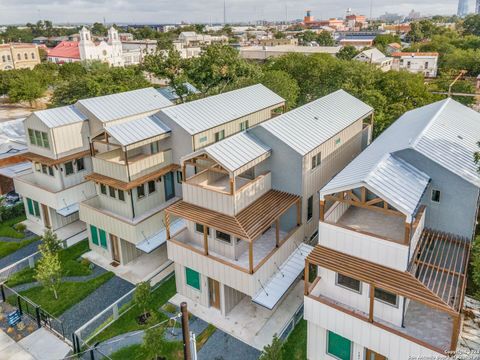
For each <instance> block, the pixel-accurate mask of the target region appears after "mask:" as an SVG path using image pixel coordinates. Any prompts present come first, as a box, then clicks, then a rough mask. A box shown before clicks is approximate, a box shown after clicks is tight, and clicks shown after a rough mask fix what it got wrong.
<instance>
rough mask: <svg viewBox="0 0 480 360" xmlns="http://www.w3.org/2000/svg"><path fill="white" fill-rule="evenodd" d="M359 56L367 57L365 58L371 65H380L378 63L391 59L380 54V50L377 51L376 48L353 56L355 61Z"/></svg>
mask: <svg viewBox="0 0 480 360" xmlns="http://www.w3.org/2000/svg"><path fill="white" fill-rule="evenodd" d="M361 55H363V56H365V57H367V58H368V59H370V61H371V62H373V63H380V62H382V61H385V60H388V59H391V58H389V57H388V56H385V54H384V53H382V52H381V51H380V50H378V49H377V48H372V49H368V50H364V51H362V52H361V53H360V54H358V55H357V56H355V59H357V58H359V57H360V56H361Z"/></svg>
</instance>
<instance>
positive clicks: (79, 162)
mask: <svg viewBox="0 0 480 360" xmlns="http://www.w3.org/2000/svg"><path fill="white" fill-rule="evenodd" d="M82 170H85V160H84V159H83V158H80V159H77V171H82Z"/></svg>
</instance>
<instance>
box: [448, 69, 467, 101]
mask: <svg viewBox="0 0 480 360" xmlns="http://www.w3.org/2000/svg"><path fill="white" fill-rule="evenodd" d="M466 73H467V71H466V70H460V74H458V76H457V77H456V78H455V80H453V82H452V83H451V84H450V85H449V86H448V97H452V87H453V85H455V83H456V82H457V81H458V79H460V78H461V77H462V76H463V75H465V74H466Z"/></svg>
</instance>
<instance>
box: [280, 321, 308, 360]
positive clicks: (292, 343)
mask: <svg viewBox="0 0 480 360" xmlns="http://www.w3.org/2000/svg"><path fill="white" fill-rule="evenodd" d="M306 358H307V321H306V320H301V321H300V322H299V323H298V324H297V326H295V329H293V331H292V333H291V334H290V336H289V337H288V339H287V341H285V343H284V344H283V359H288V360H305V359H306Z"/></svg>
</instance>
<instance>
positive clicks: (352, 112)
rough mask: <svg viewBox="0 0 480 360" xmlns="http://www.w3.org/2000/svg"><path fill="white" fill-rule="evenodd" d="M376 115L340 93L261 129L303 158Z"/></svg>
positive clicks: (371, 109) (368, 107)
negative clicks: (341, 132) (358, 121)
mask: <svg viewBox="0 0 480 360" xmlns="http://www.w3.org/2000/svg"><path fill="white" fill-rule="evenodd" d="M372 111H373V108H372V107H371V106H369V105H367V104H365V103H364V102H362V101H360V100H359V99H357V98H356V97H354V96H352V95H350V94H349V93H347V92H346V91H344V90H337V91H335V92H333V93H331V94H329V95H327V96H324V97H322V98H320V99H317V100H315V101H312V102H310V103H308V104H306V105H303V106H301V107H298V108H296V109H294V110H291V111H289V112H287V113H285V114H282V115H280V116H277V117H276V118H273V119H271V120H268V121H266V122H264V123H262V124H260V125H259V126H260V127H262V128H264V129H265V130H267V131H268V132H270V133H271V134H273V135H274V136H275V137H277V138H278V139H279V140H281V141H282V142H284V143H285V144H286V145H288V146H289V147H291V148H292V149H293V150H295V151H296V152H298V153H299V154H301V155H302V156H303V155H306V154H307V153H309V152H310V151H312V150H314V149H315V148H316V147H318V146H319V145H321V144H323V143H324V142H325V141H327V140H328V139H330V138H331V137H332V136H334V135H335V134H337V133H339V132H340V131H341V130H343V129H345V128H346V127H348V126H349V125H351V124H352V123H354V122H355V121H357V120H359V119H362V118H364V117H365V116H367V115H369V114H370V113H372Z"/></svg>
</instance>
